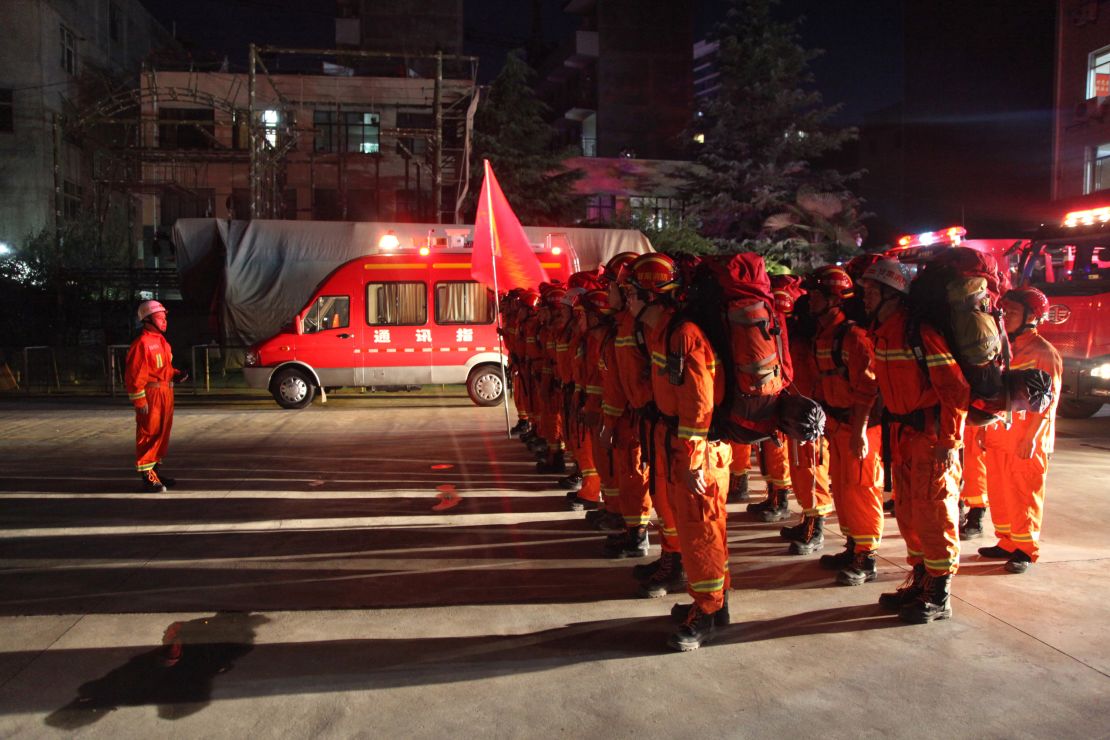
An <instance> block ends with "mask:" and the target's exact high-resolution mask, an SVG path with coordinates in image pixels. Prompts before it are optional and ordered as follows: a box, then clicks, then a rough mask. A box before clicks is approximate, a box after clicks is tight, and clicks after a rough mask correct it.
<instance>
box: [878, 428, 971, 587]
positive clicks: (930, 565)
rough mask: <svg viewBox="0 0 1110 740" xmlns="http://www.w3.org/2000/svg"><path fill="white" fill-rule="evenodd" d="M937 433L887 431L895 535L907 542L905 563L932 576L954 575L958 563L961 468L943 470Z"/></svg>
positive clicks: (894, 429) (955, 466)
mask: <svg viewBox="0 0 1110 740" xmlns="http://www.w3.org/2000/svg"><path fill="white" fill-rule="evenodd" d="M936 442H937V439H936V435H935V434H930V433H926V432H919V431H917V430H916V429H913V428H912V427H908V426H905V425H903V424H895V425H894V426H893V428H892V429H891V447H892V448H893V449H892V453H893V456H892V457H893V460H892V462H891V466H892V468H893V470H892V471H891V472H892V474H893V477H894V489H895V490H896V491H897V492H898V506H897V507H895V515H896V516H897V518H898V531H899V532H900V533H901V534H902V539H904V540H905V541H906V562H907V563H909V564H910V565H917V564H918V563H922V564H924V566H925V570H926V571H928V572H929V574H930V575H934V576H943V575H948V574H950V573H955V572H956V570H957V569H958V568H959V564H960V538H959V531H958V530H959V512H958V510H957V505H956V502H957V500H958V499H959V496H960V485H959V481H960V466H959V464H956V465H953V466H952V467H951V468H949V469H948V470H943V469H941V467H940V465H939V464H938V463H937V461H936V454H935V449H936Z"/></svg>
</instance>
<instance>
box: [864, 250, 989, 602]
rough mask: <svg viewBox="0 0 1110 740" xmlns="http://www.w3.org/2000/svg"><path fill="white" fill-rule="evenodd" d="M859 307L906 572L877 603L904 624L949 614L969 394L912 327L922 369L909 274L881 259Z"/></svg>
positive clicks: (937, 349) (925, 327) (939, 349)
mask: <svg viewBox="0 0 1110 740" xmlns="http://www.w3.org/2000/svg"><path fill="white" fill-rule="evenodd" d="M860 283H861V284H862V286H863V291H864V295H863V298H864V306H865V307H866V309H867V312H868V314H869V315H870V316H872V317H874V321H875V324H874V328H873V330H872V336H873V338H874V343H875V375H876V377H877V378H878V381H879V392H880V393H881V394H882V399H883V404H884V405H885V407H886V412H885V413H886V415H887V417H888V418H889V419H890V421H891V430H890V438H891V447H892V454H893V458H892V473H893V476H894V487H895V490H896V491H897V492H898V506H897V519H898V529H899V531H900V532H901V534H902V538H903V539H904V540H905V542H906V549H907V557H906V561H907V562H908V563H909V564H910V565H912V566H913V571H912V573H910V575H909V577H908V578H907V579H906V582H905V583H904V584H903V586H902V587H901V588H899V589H898V590H897V591H894V592H890V593H884V594H882V596H881V597H880V598H879V604H880V605H881V606H883V607H884V608H887V609H893V610H897V611H898V616H899V617H900V618H901V619H902V620H903V621H906V622H911V623H917V624H925V623H928V622H932V621H933V620H935V619H947V618H949V617H951V616H952V607H951V603H950V594H951V585H952V577H953V576H954V575H955V573H956V570H957V568H958V567H959V559H960V539H959V534H958V531H957V524H958V519H959V514H958V512H957V508H956V503H957V500H958V499H959V495H960V489H959V481H960V448H961V447H962V445H963V433H964V423H965V420H966V419H967V410H968V404H969V403H970V389H969V387H968V384H967V381H966V380H965V379H964V376H963V372H962V371H961V370H960V368H959V366H958V365H957V364H956V359H955V357H953V355H952V353H951V351H950V350H949V348H948V344H947V343H946V342H945V340H944V338H943V336H942V335H941V334H940V332H938V331H937V330H936V329H934V328H933V327H932V326H930V325H929V324H927V323H922V324H920V327H919V331H918V333H919V334H920V344H921V346H920V347H918V348H917V349H920V350H921V353H922V355H923V357H922V358H921V360H922V362H923V363H924V365H925V368H924V369H923V368H922V367H921V365H920V364H919V361H918V357H917V355H916V354H915V351H914V350H915V347H914V342H915V341H916V339H915V336H914V332H913V331H912V330H911V329H912V327H911V324H910V318H909V314H908V311H907V308H906V306H905V303H904V301H905V297H906V296H907V295H908V294H909V289H910V275H909V271H908V269H907V268H906V267H905V265H902V264H901V263H899V262H897V261H896V260H892V259H882V260H879V261H878V262H876V263H875V264H873V265H871V266H870V267H868V268H867V270H866V272H864V274H863V277H862V279H861V280H860Z"/></svg>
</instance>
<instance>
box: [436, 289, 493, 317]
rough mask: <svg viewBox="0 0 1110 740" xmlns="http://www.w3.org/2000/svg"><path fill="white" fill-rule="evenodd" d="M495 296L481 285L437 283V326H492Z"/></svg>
mask: <svg viewBox="0 0 1110 740" xmlns="http://www.w3.org/2000/svg"><path fill="white" fill-rule="evenodd" d="M493 312H494V303H493V296H492V295H490V292H489V291H488V290H486V288H485V286H484V285H482V284H481V283H476V282H474V281H473V280H468V281H466V282H461V281H460V282H447V283H436V323H437V324H492V323H493V319H494V313H493Z"/></svg>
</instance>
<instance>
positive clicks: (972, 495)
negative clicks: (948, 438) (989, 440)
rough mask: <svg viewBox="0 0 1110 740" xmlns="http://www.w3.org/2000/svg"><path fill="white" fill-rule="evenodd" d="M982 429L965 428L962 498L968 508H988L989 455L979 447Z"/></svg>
mask: <svg viewBox="0 0 1110 740" xmlns="http://www.w3.org/2000/svg"><path fill="white" fill-rule="evenodd" d="M982 435H983V428H982V427H972V426H969V427H965V428H964V485H963V488H962V489H961V490H960V498H961V499H962V500H963V502H964V503H965V504H967V505H968V506H975V507H979V508H986V506H987V455H986V453H985V452H984V451H983V449H982V448H981V447H980V446H979V440H980V439H982Z"/></svg>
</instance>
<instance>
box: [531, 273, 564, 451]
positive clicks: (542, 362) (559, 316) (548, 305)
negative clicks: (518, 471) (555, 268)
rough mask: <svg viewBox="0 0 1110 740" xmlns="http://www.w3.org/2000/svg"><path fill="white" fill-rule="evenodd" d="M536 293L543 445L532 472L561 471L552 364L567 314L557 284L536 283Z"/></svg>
mask: <svg viewBox="0 0 1110 740" xmlns="http://www.w3.org/2000/svg"><path fill="white" fill-rule="evenodd" d="M540 294H541V295H542V296H543V307H542V308H541V309H540V312H539V316H540V323H539V332H538V334H537V336H536V360H537V362H536V369H537V371H538V375H537V377H538V381H537V383H538V387H539V389H540V390H539V396H540V398H539V401H540V403H541V404H542V407H543V411H542V412H541V414H540V418H541V419H542V421H543V438H544V439H545V440H546V441H547V447H546V449H542V450H540V451H539V452H537V456H538V457H540V458H541V459H540V460H539V462H537V463H536V472H537V473H565V472H566V470H567V466H566V457H565V450H566V446H565V439H566V438H565V436H564V435H565V433H566V420H565V419H564V418H563V409H562V403H561V399H562V393H560V392H559V380H558V378H557V377H556V375H555V367H556V364H557V358H556V344H557V339H556V337H557V336H558V335H559V333H560V332H561V331H562V330H563V329H564V328H565V327H566V321H567V320H568V316H567V314H566V313H565V312H563V311H561V310H560V308H559V307H560V305H561V301H562V299H563V296H565V295H566V290H565V289H564V288H563V287H561V286H558V285H553V284H549V283H543V284H541V285H540Z"/></svg>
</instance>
